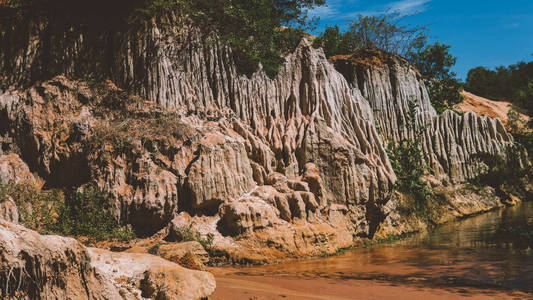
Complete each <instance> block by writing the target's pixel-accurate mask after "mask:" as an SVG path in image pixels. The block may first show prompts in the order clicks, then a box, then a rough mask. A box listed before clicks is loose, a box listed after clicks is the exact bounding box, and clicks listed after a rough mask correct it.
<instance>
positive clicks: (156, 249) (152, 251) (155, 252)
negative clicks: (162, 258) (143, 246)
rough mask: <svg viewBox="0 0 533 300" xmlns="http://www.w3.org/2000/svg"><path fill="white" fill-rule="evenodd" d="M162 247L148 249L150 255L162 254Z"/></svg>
mask: <svg viewBox="0 0 533 300" xmlns="http://www.w3.org/2000/svg"><path fill="white" fill-rule="evenodd" d="M159 248H160V246H159V245H153V246H152V247H150V249H148V253H150V254H152V255H159V253H160V249H159Z"/></svg>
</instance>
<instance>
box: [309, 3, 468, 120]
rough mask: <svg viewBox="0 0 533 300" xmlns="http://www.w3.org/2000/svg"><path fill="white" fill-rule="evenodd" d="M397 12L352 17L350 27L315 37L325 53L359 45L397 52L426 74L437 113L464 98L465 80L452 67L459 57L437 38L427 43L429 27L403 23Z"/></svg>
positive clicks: (344, 51) (340, 52)
mask: <svg viewBox="0 0 533 300" xmlns="http://www.w3.org/2000/svg"><path fill="white" fill-rule="evenodd" d="M401 21H402V17H401V16H399V15H398V14H394V13H393V14H386V15H382V16H362V15H359V16H358V17H357V19H355V20H353V21H351V23H350V27H349V29H348V30H346V31H344V32H341V30H340V29H339V27H338V26H333V27H326V29H325V30H324V32H323V33H322V34H321V35H320V36H319V37H318V38H317V39H316V40H315V41H314V46H315V47H322V48H323V49H324V52H325V54H326V56H328V57H331V56H335V55H347V54H353V53H355V52H356V51H357V50H359V49H378V50H382V51H385V52H389V53H395V54H397V55H400V56H402V57H405V58H406V59H407V60H409V61H410V62H411V63H412V64H413V65H415V67H417V69H418V70H419V71H420V73H421V74H422V76H423V77H424V81H425V83H426V86H427V88H428V92H429V97H430V99H431V102H432V104H433V106H434V107H435V109H436V110H437V112H438V113H442V112H443V111H445V110H447V109H449V107H450V106H452V105H453V104H456V103H459V102H461V101H462V97H461V95H460V93H459V91H460V90H461V88H462V83H461V82H460V81H459V80H458V79H457V78H456V74H455V73H453V72H452V71H451V68H452V67H453V66H454V65H455V63H456V62H457V58H456V57H454V56H452V55H451V54H450V52H449V50H450V48H451V47H450V46H448V45H445V44H441V43H438V42H436V43H435V44H430V45H428V44H427V29H426V28H425V27H411V26H408V25H401V24H400V23H401Z"/></svg>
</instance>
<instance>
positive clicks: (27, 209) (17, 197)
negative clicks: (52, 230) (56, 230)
mask: <svg viewBox="0 0 533 300" xmlns="http://www.w3.org/2000/svg"><path fill="white" fill-rule="evenodd" d="M9 198H11V199H13V201H15V203H16V205H17V208H18V210H19V213H20V217H21V222H22V224H24V226H26V227H27V228H30V229H33V230H37V231H46V230H47V229H48V227H49V226H50V225H51V224H53V223H54V222H55V220H56V218H57V216H58V213H59V211H60V210H61V207H62V203H63V194H62V193H61V191H59V190H49V191H42V190H41V189H39V188H38V187H37V186H36V185H35V184H34V183H30V182H18V183H16V182H13V181H9V182H5V181H1V182H0V202H3V201H6V200H7V199H9Z"/></svg>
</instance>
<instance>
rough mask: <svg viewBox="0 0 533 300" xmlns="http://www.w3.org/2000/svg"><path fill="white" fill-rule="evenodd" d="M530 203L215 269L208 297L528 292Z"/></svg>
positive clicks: (532, 229)
mask: <svg viewBox="0 0 533 300" xmlns="http://www.w3.org/2000/svg"><path fill="white" fill-rule="evenodd" d="M532 235H533V203H524V204H521V205H518V206H514V207H509V208H505V209H501V210H497V211H493V212H489V213H486V214H482V215H479V216H475V217H472V218H468V219H464V220H461V221H457V222H453V223H449V224H446V225H442V226H439V228H437V229H436V230H434V231H432V232H428V233H421V234H416V235H413V236H411V237H409V238H406V239H403V240H401V241H399V242H396V243H394V244H381V245H374V246H371V247H366V248H359V249H355V250H353V251H349V252H347V253H345V254H343V255H340V256H335V257H329V258H316V259H310V260H302V261H293V262H287V263H283V264H279V265H267V266H254V267H233V268H217V269H213V270H212V271H213V273H214V274H215V276H216V280H217V289H216V291H215V293H214V295H213V299H257V300H259V299H332V300H334V299H458V298H459V299H460V298H464V299H466V298H468V299H533V236H532Z"/></svg>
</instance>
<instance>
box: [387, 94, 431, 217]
mask: <svg viewBox="0 0 533 300" xmlns="http://www.w3.org/2000/svg"><path fill="white" fill-rule="evenodd" d="M417 110H418V105H417V103H416V102H415V101H414V100H410V101H409V112H408V115H407V121H408V123H407V130H412V131H414V133H415V134H414V138H412V139H411V138H404V139H402V140H400V141H399V142H391V143H390V144H389V145H388V147H387V154H388V156H389V159H390V161H391V164H392V168H393V170H394V173H395V174H396V176H397V178H398V180H397V181H396V185H395V188H396V189H397V190H399V191H400V192H403V193H406V194H408V195H412V196H413V198H414V200H415V208H416V209H417V211H425V210H427V208H428V204H429V200H430V199H431V198H432V197H433V191H432V189H431V187H430V186H429V185H428V184H427V183H426V182H425V181H424V180H423V179H422V176H423V175H424V174H425V173H426V171H428V170H430V168H429V167H428V166H427V165H426V164H424V157H423V153H422V150H421V149H422V146H421V143H422V137H423V132H424V130H425V129H426V128H425V127H422V128H417V127H416V115H417Z"/></svg>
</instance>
